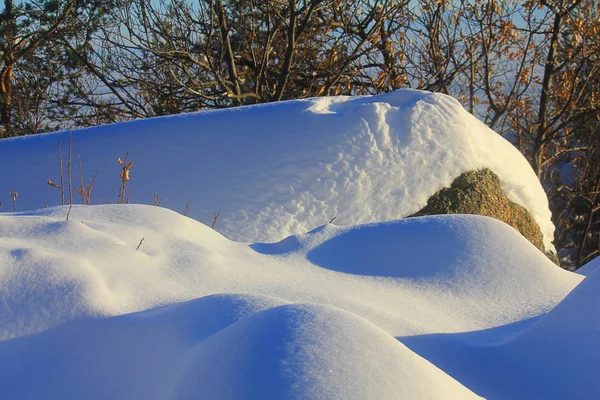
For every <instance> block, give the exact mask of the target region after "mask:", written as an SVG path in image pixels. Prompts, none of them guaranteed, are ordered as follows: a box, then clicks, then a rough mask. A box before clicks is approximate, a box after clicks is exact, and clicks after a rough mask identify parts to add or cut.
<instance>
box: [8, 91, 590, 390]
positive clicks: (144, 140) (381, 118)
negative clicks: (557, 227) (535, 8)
mask: <svg viewBox="0 0 600 400" xmlns="http://www.w3.org/2000/svg"><path fill="white" fill-rule="evenodd" d="M59 135H60V137H61V140H62V144H63V156H66V153H67V148H68V146H67V143H68V141H69V135H68V133H61V134H48V135H39V136H35V137H28V138H19V139H13V140H3V141H1V142H0V156H1V157H2V159H3V160H4V162H5V165H6V166H7V170H8V168H11V170H10V173H5V174H2V175H1V176H0V187H2V188H5V189H6V191H8V190H14V191H17V192H18V193H19V196H18V198H17V208H18V209H19V210H30V211H20V212H16V213H12V212H8V210H10V209H11V208H12V207H11V206H12V204H11V200H10V199H7V198H4V199H2V200H3V201H4V208H3V210H4V211H5V212H3V213H0V398H2V399H4V398H6V399H36V398H44V399H81V398H85V399H92V400H93V399H108V398H110V399H138V398H139V399H167V398H168V399H191V398H211V399H212V398H215V399H247V398H264V399H269V398H273V399H282V398H286V399H287V398H294V399H441V398H443V399H475V398H481V397H485V398H490V399H515V398H544V399H565V398H577V399H586V398H594V397H595V396H596V395H597V393H599V392H600V381H599V380H598V379H597V377H598V373H600V359H599V357H600V356H599V355H600V325H599V322H598V321H600V318H599V317H600V315H599V313H600V296H599V294H600V287H599V284H600V272H598V271H597V268H596V266H597V265H598V263H597V261H598V259H597V260H593V261H592V262H590V263H589V264H588V265H587V266H585V267H584V268H583V269H582V272H583V274H575V273H571V272H568V271H565V270H562V269H560V268H558V267H557V266H556V265H554V264H553V263H552V262H551V261H550V260H548V258H547V257H546V256H545V255H544V254H543V253H542V252H540V251H539V250H538V249H537V248H536V247H535V246H533V245H532V244H531V243H530V242H529V241H528V240H527V239H525V238H524V237H523V236H521V235H520V234H519V233H518V232H517V231H515V230H514V229H513V228H511V227H510V226H508V225H506V224H504V223H502V222H499V221H497V220H494V219H491V218H488V217H482V216H475V215H443V216H428V217H419V218H408V219H398V218H400V217H403V216H406V215H408V214H410V213H413V212H415V211H417V210H418V209H420V208H421V207H422V206H423V205H424V204H425V202H426V200H427V198H428V197H429V196H430V195H431V194H433V193H434V192H435V191H437V190H438V189H440V188H442V187H444V186H448V185H449V184H450V183H451V182H452V180H453V179H454V178H455V177H457V176H458V175H459V174H460V173H462V172H464V171H467V170H471V169H477V168H483V167H488V168H490V169H492V170H493V171H495V172H496V173H497V174H498V175H499V177H500V180H501V183H502V186H503V188H504V190H505V192H506V193H507V195H508V196H509V197H510V198H511V199H512V200H513V201H515V202H517V203H519V204H522V205H523V206H525V207H526V208H527V209H528V210H529V211H530V212H531V213H532V215H533V216H534V217H535V218H536V220H537V221H538V223H539V225H540V227H541V229H542V232H543V234H544V238H545V245H546V247H547V248H549V249H551V248H552V247H551V243H550V238H551V237H552V233H553V229H554V228H553V226H552V223H551V221H550V212H549V210H548V202H547V200H546V198H545V195H544V193H543V189H542V188H541V186H540V184H539V182H538V181H537V179H536V177H535V174H534V173H533V172H532V170H531V168H530V167H529V165H528V164H527V161H526V160H525V159H524V158H523V157H522V156H521V155H520V154H519V153H518V152H517V151H516V150H515V149H514V148H512V147H511V146H510V144H508V142H506V141H504V140H503V139H502V138H500V137H499V136H498V135H496V134H495V133H493V132H492V131H490V130H489V129H487V128H486V127H485V126H484V125H483V124H481V123H479V122H478V121H476V120H475V119H474V118H473V117H472V116H470V115H469V114H468V113H467V112H466V111H465V110H464V109H462V108H461V107H460V106H459V105H458V103H457V102H456V101H454V100H453V99H451V98H450V97H447V96H444V95H439V94H431V93H426V92H420V91H397V92H394V93H390V94H387V95H381V96H373V97H361V98H348V97H337V98H333V97H330V98H319V99H309V100H302V101H291V102H284V103H277V104H269V105H262V106H254V107H244V108H239V109H230V110H223V111H214V112H203V113H197V114H187V115H181V116H174V117H167V118H157V119H151V120H143V121H134V122H130V123H124V124H115V125H109V126H103V127H97V128H90V129H87V130H79V131H74V132H73V149H74V152H75V153H76V152H78V151H81V156H82V160H83V168H84V180H87V179H88V178H89V177H90V176H91V175H93V171H95V169H96V168H97V167H99V168H100V173H99V175H98V180H97V182H96V185H95V186H94V189H93V198H94V199H95V200H94V203H96V202H97V201H96V199H98V198H100V200H101V201H100V202H101V203H104V204H102V205H93V206H83V205H74V206H73V207H72V208H70V207H69V206H52V205H54V204H56V203H57V200H58V199H59V197H60V193H59V191H58V190H57V189H55V188H52V187H50V186H48V185H46V180H47V179H52V180H53V181H55V182H59V179H58V157H57V138H58V136H59ZM129 150H132V151H133V153H132V154H131V155H130V160H132V161H134V162H135V164H134V166H133V168H132V170H131V176H132V181H131V182H130V188H131V189H132V190H133V192H132V193H133V194H132V196H131V200H132V201H133V202H140V203H141V202H146V203H152V201H153V195H154V193H155V192H159V193H160V195H159V198H162V197H164V198H165V200H164V202H163V203H162V205H163V206H165V207H155V206H150V205H141V204H126V205H115V204H106V203H107V202H108V201H112V202H114V201H115V200H116V195H117V192H118V187H119V179H118V178H119V165H118V164H117V161H116V160H117V158H118V157H121V158H122V157H123V156H124V155H125V152H127V151H129ZM73 160H74V161H75V160H77V157H76V156H74V157H73ZM78 169H79V168H78V166H76V164H74V165H73V170H74V171H78ZM65 174H66V163H65ZM76 175H77V172H74V173H73V180H74V181H77V177H76ZM3 190H4V189H3ZM188 201H189V202H190V206H191V212H190V214H189V216H191V217H194V218H196V219H200V220H201V221H203V222H204V223H202V222H198V221H197V220H195V219H193V218H188V217H185V216H183V215H181V214H179V213H177V212H175V211H171V210H170V209H168V208H173V209H177V210H180V211H183V209H184V206H185V204H186V203H187V202H188ZM46 204H48V205H50V207H48V208H39V207H42V206H44V205H46ZM36 208H37V210H36ZM219 210H220V211H221V214H220V216H219V219H218V221H217V223H216V228H217V229H216V230H214V229H211V227H210V224H211V223H212V222H213V212H215V211H219ZM333 217H336V218H335V220H334V223H327V222H329V221H330V220H331V219H332V218H333ZM584 275H587V277H586V276H584Z"/></svg>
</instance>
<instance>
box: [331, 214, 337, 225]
mask: <svg viewBox="0 0 600 400" xmlns="http://www.w3.org/2000/svg"><path fill="white" fill-rule="evenodd" d="M336 218H337V215H336V216H335V217H333V218H331V219H330V220H329V223H330V224H331V223H332V222H333V221H335V219H336Z"/></svg>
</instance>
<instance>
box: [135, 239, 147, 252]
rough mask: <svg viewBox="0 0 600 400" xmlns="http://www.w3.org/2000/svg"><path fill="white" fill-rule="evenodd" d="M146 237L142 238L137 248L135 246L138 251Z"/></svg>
mask: <svg viewBox="0 0 600 400" xmlns="http://www.w3.org/2000/svg"><path fill="white" fill-rule="evenodd" d="M144 239H145V238H142V240H140V244H138V247H136V248H135V250H136V251H137V250H139V249H140V246H141V245H142V243H143V242H144Z"/></svg>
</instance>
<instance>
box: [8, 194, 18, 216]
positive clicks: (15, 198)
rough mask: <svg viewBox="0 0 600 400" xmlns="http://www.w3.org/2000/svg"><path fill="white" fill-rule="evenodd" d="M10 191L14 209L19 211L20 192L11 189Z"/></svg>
mask: <svg viewBox="0 0 600 400" xmlns="http://www.w3.org/2000/svg"><path fill="white" fill-rule="evenodd" d="M9 193H10V197H12V200H13V211H14V212H17V197H18V196H19V193H17V192H13V191H12V190H9Z"/></svg>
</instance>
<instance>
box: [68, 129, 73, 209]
mask: <svg viewBox="0 0 600 400" xmlns="http://www.w3.org/2000/svg"><path fill="white" fill-rule="evenodd" d="M72 155H73V131H69V159H68V160H67V178H68V179H69V205H71V204H73V182H72V180H71V158H72Z"/></svg>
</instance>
